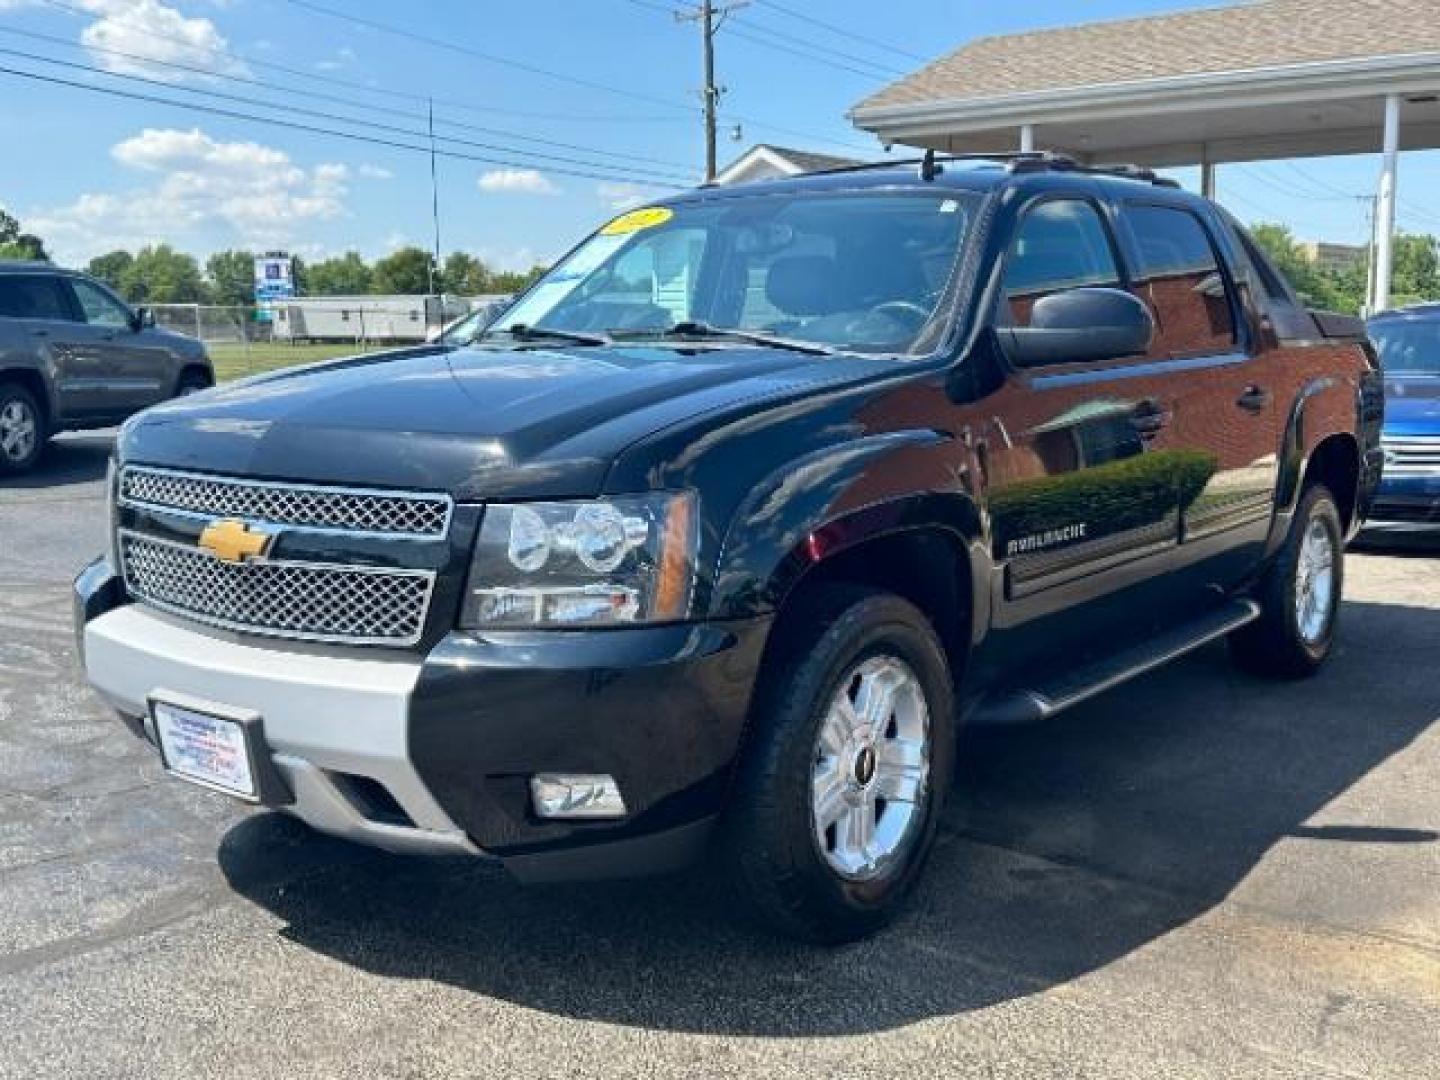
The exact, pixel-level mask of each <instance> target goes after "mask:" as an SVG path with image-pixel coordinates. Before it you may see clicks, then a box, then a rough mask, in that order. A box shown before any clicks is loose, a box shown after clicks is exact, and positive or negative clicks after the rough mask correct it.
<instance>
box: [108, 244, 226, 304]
mask: <svg viewBox="0 0 1440 1080" xmlns="http://www.w3.org/2000/svg"><path fill="white" fill-rule="evenodd" d="M120 288H121V291H122V292H123V293H124V294H125V297H126V298H127V299H129V300H131V301H134V302H135V303H140V304H195V303H199V302H201V301H202V300H204V299H205V283H204V282H203V281H202V280H201V278H200V265H199V264H198V263H197V262H196V261H195V259H194V257H193V256H191V255H186V254H183V253H182V252H179V251H176V250H175V249H174V248H172V247H171V246H170V245H169V244H157V245H154V246H151V247H144V248H141V249H140V251H138V252H137V253H136V255H135V258H134V260H133V261H132V262H131V263H130V265H129V266H128V267H126V269H125V272H124V273H123V274H122V275H121V278H120Z"/></svg>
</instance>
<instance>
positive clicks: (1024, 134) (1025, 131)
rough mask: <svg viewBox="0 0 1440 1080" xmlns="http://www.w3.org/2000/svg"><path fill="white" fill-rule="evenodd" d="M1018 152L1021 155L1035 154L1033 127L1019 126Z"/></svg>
mask: <svg viewBox="0 0 1440 1080" xmlns="http://www.w3.org/2000/svg"><path fill="white" fill-rule="evenodd" d="M1020 152H1021V153H1022V154H1033V153H1034V152H1035V125H1034V124H1021V125H1020Z"/></svg>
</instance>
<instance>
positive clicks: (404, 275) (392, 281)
mask: <svg viewBox="0 0 1440 1080" xmlns="http://www.w3.org/2000/svg"><path fill="white" fill-rule="evenodd" d="M434 265H435V260H434V258H433V257H432V256H431V254H430V253H429V252H428V251H426V250H424V249H423V248H418V247H402V248H397V249H396V250H395V251H392V252H391V253H390V254H389V255H387V256H385V258H383V259H381V260H380V261H379V262H377V263H376V264H375V274H374V280H373V284H372V291H373V292H377V293H382V294H385V295H400V294H407V295H416V294H424V293H428V292H429V291H430V270H431V268H432V267H433V266H434Z"/></svg>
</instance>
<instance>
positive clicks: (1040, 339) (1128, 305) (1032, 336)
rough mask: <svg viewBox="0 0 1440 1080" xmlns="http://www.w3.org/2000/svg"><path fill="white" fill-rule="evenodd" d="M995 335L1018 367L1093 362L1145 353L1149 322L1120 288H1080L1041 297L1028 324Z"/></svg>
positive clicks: (1138, 302) (1152, 328) (1147, 312)
mask: <svg viewBox="0 0 1440 1080" xmlns="http://www.w3.org/2000/svg"><path fill="white" fill-rule="evenodd" d="M997 333H998V334H999V336H1000V341H1001V343H1002V346H1003V347H1004V349H1005V353H1006V355H1007V356H1009V357H1010V359H1011V361H1012V362H1014V363H1015V364H1016V365H1017V366H1019V367H1039V366H1042V365H1045V364H1074V363H1095V362H1097V361H1101V360H1118V359H1120V358H1121V357H1124V356H1142V355H1144V354H1145V353H1147V352H1149V350H1150V342H1151V340H1152V339H1153V338H1154V336H1155V320H1154V318H1153V317H1152V316H1151V314H1150V309H1149V308H1148V307H1146V306H1145V304H1144V303H1143V302H1142V301H1141V300H1139V299H1138V298H1136V297H1134V296H1132V295H1131V294H1130V293H1128V292H1125V291H1124V290H1123V289H1101V288H1092V287H1086V288H1079V289H1066V290H1065V291H1064V292H1057V293H1051V294H1050V295H1049V296H1042V297H1041V298H1040V299H1039V300H1037V301H1035V306H1034V307H1033V308H1032V309H1031V311H1030V325H1028V326H1006V327H1000V328H998V330H997Z"/></svg>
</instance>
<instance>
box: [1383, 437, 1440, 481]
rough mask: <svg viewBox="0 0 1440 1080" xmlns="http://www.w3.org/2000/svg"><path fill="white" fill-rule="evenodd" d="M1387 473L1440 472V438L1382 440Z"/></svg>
mask: <svg viewBox="0 0 1440 1080" xmlns="http://www.w3.org/2000/svg"><path fill="white" fill-rule="evenodd" d="M1381 446H1382V447H1383V448H1384V450H1385V471H1386V472H1387V473H1392V474H1397V473H1434V472H1440V438H1437V437H1434V436H1430V437H1426V436H1419V437H1411V438H1387V439H1382V440H1381Z"/></svg>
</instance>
